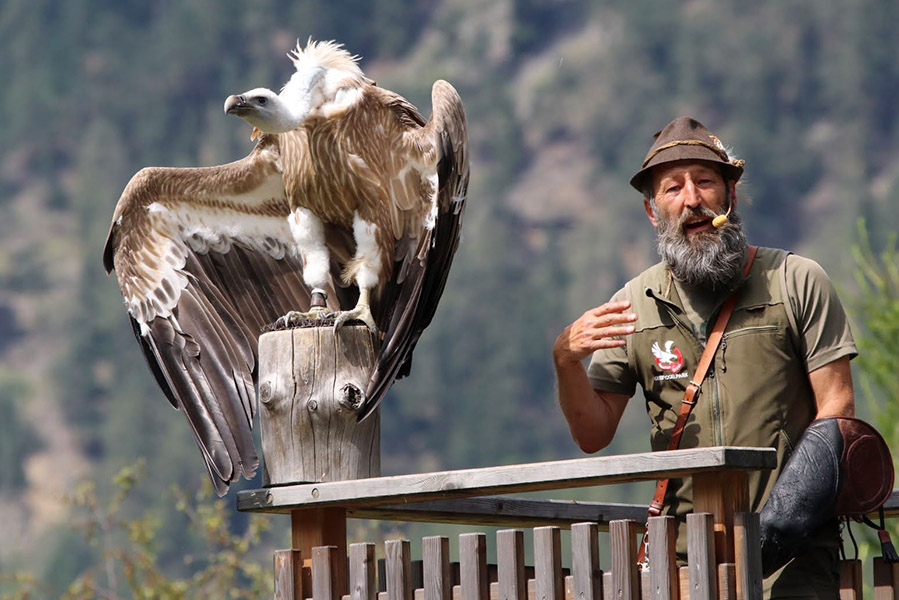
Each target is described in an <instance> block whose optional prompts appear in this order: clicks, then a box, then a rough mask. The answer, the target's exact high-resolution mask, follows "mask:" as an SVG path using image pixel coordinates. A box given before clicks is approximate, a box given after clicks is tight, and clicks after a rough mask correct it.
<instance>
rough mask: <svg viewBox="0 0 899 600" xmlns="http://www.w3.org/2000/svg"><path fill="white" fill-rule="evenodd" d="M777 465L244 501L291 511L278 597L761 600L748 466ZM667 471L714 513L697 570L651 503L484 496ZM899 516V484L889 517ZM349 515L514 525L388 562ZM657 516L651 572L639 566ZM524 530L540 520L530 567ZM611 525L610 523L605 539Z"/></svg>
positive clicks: (504, 470)
mask: <svg viewBox="0 0 899 600" xmlns="http://www.w3.org/2000/svg"><path fill="white" fill-rule="evenodd" d="M773 464H774V451H773V450H770V449H748V448H704V449H692V450H679V451H673V452H663V453H646V454H636V455H628V456H619V457H615V456H608V457H597V458H586V459H575V460H570V461H556V462H552V463H536V464H530V465H509V466H505V467H491V468H485V469H468V470H462V471H444V472H438V473H423V474H414V475H399V476H393V477H378V478H371V479H365V480H355V481H335V482H323V483H310V484H297V485H288V486H281V487H272V488H268V489H262V490H252V491H248V492H241V493H239V494H238V509H239V510H243V511H253V512H269V513H271V512H275V513H289V514H290V515H291V527H292V548H291V549H289V550H279V551H277V552H275V556H274V563H275V589H276V592H275V598H276V599H277V600H302V599H304V598H311V599H312V600H341V599H342V598H344V597H345V598H347V600H630V599H641V600H642V599H659V600H662V599H680V600H687V599H689V600H699V599H721V600H731V599H736V600H757V599H760V598H761V597H762V577H761V557H760V552H759V526H758V514H756V513H752V512H748V511H746V503H747V500H746V495H747V494H746V487H745V481H746V475H747V473H748V472H749V471H752V470H756V469H767V468H771V467H772V466H773ZM662 477H692V478H693V486H694V508H695V510H697V511H701V512H695V513H693V514H690V515H688V516H687V564H686V566H684V565H678V562H677V558H676V556H675V524H674V520H673V518H672V517H656V518H651V519H649V520H648V522H646V521H645V514H646V513H645V509H646V507H642V506H630V505H608V504H602V503H583V502H563V501H552V500H534V499H516V498H510V497H506V496H499V497H484V495H485V494H488V493H489V494H503V493H513V492H522V491H533V490H546V489H562V488H573V487H583V486H594V485H605V484H609V483H618V482H624V481H644V480H654V479H658V478H662ZM897 513H899V495H897V494H895V493H894V496H893V498H891V500H890V503H889V504H888V514H889V515H895V514H897ZM640 515H643V516H642V517H641V516H640ZM622 516H625V517H633V518H620V517H622ZM347 517H356V518H379V519H391V520H414V521H431V522H452V523H460V522H469V523H478V524H487V525H500V526H511V527H515V528H510V529H504V530H501V531H499V532H498V533H497V535H496V539H495V541H494V540H489V541H488V539H487V536H486V535H484V534H482V533H467V534H463V535H461V536H459V540H458V548H459V561H458V563H454V562H451V561H450V555H449V546H450V540H449V538H446V537H427V538H424V539H423V540H422V556H421V559H420V560H415V559H414V558H413V557H412V556H411V552H410V547H411V544H410V542H409V541H407V540H388V541H386V542H385V543H384V551H385V558H384V559H382V560H381V561H377V560H375V547H376V546H375V544H370V543H366V544H352V545H350V546H349V547H347V545H346V519H347ZM584 517H587V518H586V519H585V518H584ZM641 519H642V520H641ZM579 520H580V521H589V522H577V521H579ZM644 524H645V525H646V526H648V552H647V556H648V559H649V560H648V564H649V567H648V568H647V569H644V570H640V569H639V566H638V565H637V563H636V554H637V549H638V546H639V544H640V543H641V539H642V533H643V531H644ZM524 525H526V526H533V525H537V526H536V527H535V528H534V530H533V539H534V547H533V559H534V564H533V565H531V566H526V565H525V561H524V555H525V551H524V540H525V534H524V530H523V529H521V528H520V527H519V526H524ZM562 527H570V528H571V557H570V563H569V564H570V565H571V568H570V570H563V568H562V564H563V562H565V561H563V560H562V558H563V557H562V551H561V543H560V532H561V528H562ZM600 530H608V532H609V537H608V544H603V545H602V547H601V544H600V542H599V540H600V538H599V531H600ZM488 543H495V544H496V552H495V554H496V557H497V563H496V564H495V565H490V564H488V563H487V556H488V552H487V546H488ZM600 556H603V559H604V561H605V562H606V563H607V564H609V569H608V570H606V571H605V572H603V571H602V570H601V569H600ZM841 569H842V580H841V588H842V589H841V591H840V597H841V600H858V599H860V598H861V597H862V596H861V594H862V577H861V563H860V562H858V561H844V562H843V563H842V564H841ZM874 597H875V600H899V566H897V565H889V564H886V563H883V562H882V561H875V565H874Z"/></svg>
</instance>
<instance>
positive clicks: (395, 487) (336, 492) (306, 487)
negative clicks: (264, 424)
mask: <svg viewBox="0 0 899 600" xmlns="http://www.w3.org/2000/svg"><path fill="white" fill-rule="evenodd" d="M775 463H776V452H775V450H774V449H772V448H734V447H724V446H721V447H713V448H692V449H688V450H672V451H670V452H645V453H640V454H628V455H623V456H599V457H590V458H578V459H572V460H564V461H552V462H543V463H532V464H523V465H506V466H501V467H485V468H480V469H464V470H459V471H442V472H434V473H416V474H413V475H394V476H391V477H374V478H371V479H364V480H352V481H332V482H325V483H307V484H298V485H285V486H280V487H275V488H271V489H266V490H250V491H246V492H239V493H238V495H237V508H238V510H244V511H257V512H285V511H290V510H292V509H296V508H298V507H304V506H306V507H309V506H331V505H340V506H345V507H352V506H377V505H381V504H396V503H400V502H417V501H423V500H437V499H442V498H462V497H471V496H482V495H485V494H496V493H501V494H513V493H518V492H530V491H539V490H548V489H565V488H575V487H585V486H593V485H601V484H610V483H620V482H624V481H646V480H653V479H664V478H666V477H682V476H686V475H692V474H695V473H703V472H710V471H722V470H733V469H736V470H747V469H748V470H754V469H771V468H773V467H774V466H775Z"/></svg>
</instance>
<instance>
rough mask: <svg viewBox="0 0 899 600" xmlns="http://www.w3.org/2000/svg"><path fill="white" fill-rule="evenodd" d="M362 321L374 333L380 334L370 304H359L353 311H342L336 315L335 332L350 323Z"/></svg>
mask: <svg viewBox="0 0 899 600" xmlns="http://www.w3.org/2000/svg"><path fill="white" fill-rule="evenodd" d="M354 320H355V321H362V322H363V323H365V324H366V325H367V326H368V328H369V329H370V330H371V331H372V333H378V326H377V325H375V318H374V317H373V316H372V314H371V309H370V308H369V306H368V304H357V305H356V306H355V308H353V309H352V310H342V311H340V312H338V313H335V316H334V330H335V331H336V330H337V328H338V327H341V326H343V325H344V324H346V323H347V322H348V321H354Z"/></svg>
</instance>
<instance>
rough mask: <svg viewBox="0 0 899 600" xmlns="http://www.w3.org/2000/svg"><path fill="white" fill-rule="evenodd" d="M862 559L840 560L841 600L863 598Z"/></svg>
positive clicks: (860, 599)
mask: <svg viewBox="0 0 899 600" xmlns="http://www.w3.org/2000/svg"><path fill="white" fill-rule="evenodd" d="M863 598H864V596H862V561H860V560H841V561H840V600H862V599H863Z"/></svg>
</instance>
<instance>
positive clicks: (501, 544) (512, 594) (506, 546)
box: [496, 529, 528, 600]
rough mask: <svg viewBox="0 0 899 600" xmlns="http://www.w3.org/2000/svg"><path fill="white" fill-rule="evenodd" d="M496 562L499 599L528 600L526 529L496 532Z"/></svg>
mask: <svg viewBox="0 0 899 600" xmlns="http://www.w3.org/2000/svg"><path fill="white" fill-rule="evenodd" d="M496 562H497V583H498V584H499V585H498V591H499V600H527V594H528V589H527V579H526V578H525V573H524V531H522V530H520V529H504V530H502V531H497V532H496Z"/></svg>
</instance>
